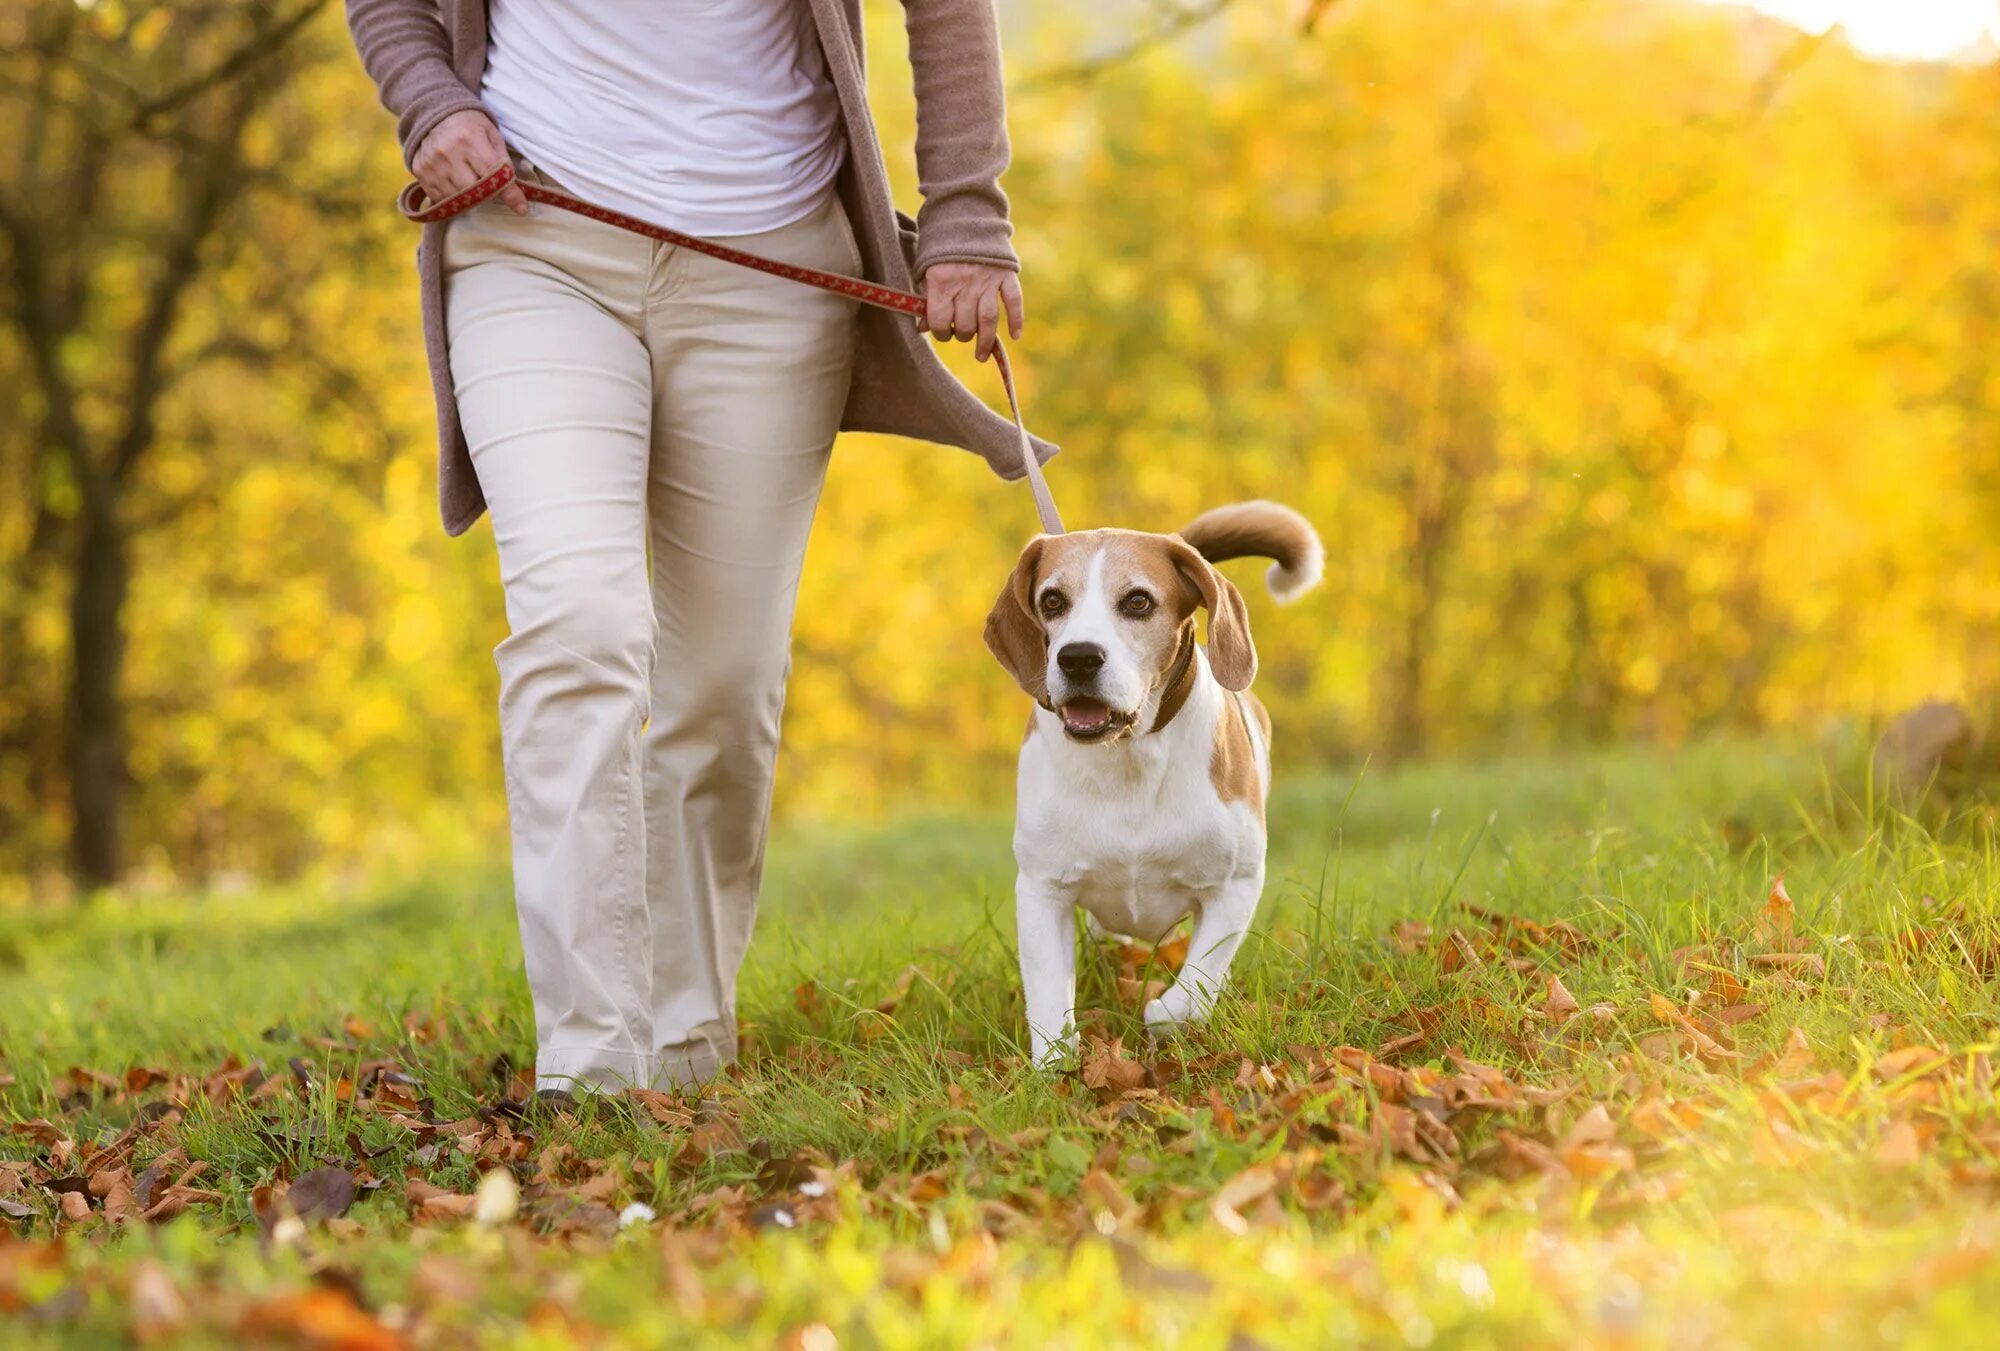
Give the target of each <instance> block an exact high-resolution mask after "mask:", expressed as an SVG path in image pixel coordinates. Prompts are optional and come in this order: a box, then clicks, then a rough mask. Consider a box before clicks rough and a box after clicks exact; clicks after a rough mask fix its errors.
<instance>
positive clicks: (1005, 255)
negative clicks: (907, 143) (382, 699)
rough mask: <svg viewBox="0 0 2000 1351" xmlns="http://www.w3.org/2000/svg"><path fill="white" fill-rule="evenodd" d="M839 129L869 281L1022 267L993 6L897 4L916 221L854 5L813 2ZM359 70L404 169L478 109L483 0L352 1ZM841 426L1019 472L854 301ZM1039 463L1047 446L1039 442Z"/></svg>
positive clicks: (448, 498) (428, 232) (453, 490)
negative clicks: (909, 91) (428, 142)
mask: <svg viewBox="0 0 2000 1351" xmlns="http://www.w3.org/2000/svg"><path fill="white" fill-rule="evenodd" d="M809 2H810V4H811V6H812V13H813V19H814V21H815V22H816V24H817V25H818V28H819V37H820V45H821V46H822V47H823V48H824V49H825V51H826V65H827V71H828V73H829V75H831V77H832V79H833V85H834V89H835V92H836V93H837V94H838V95H839V99H840V112H841V118H842V121H843V123H844V124H845V126H846V128H847V165H846V167H845V168H844V169H842V170H841V173H840V182H839V189H840V196H841V200H842V201H843V202H844V203H845V204H846V206H847V213H848V217H849V219H850V220H852V221H853V223H854V233H855V236H856V238H857V239H858V240H859V241H860V244H861V257H862V261H863V265H864V270H865V271H866V273H867V276H868V279H869V280H870V281H874V282H879V283H881V284H883V285H885V286H894V287H897V288H898V289H901V290H906V291H907V290H913V289H915V288H914V286H913V284H912V282H913V279H914V278H917V277H921V276H922V275H923V273H924V269H926V268H927V267H929V266H930V265H931V264H932V263H937V262H944V261H948V260H961V261H971V262H982V263H996V264H999V265H1001V266H1003V267H1010V268H1017V269H1018V268H1019V266H1020V263H1019V260H1017V259H1016V258H1015V256H1014V250H1013V246H1012V244H1011V243H1010V242H1009V241H1010V239H1011V237H1012V233H1013V227H1012V226H1010V225H1009V224H1008V221H1007V198H1006V195H1005V194H1003V193H1002V192H1001V191H1000V185H999V178H1000V174H1001V171H1002V170H1004V169H1005V168H1006V167H1007V155H1008V150H1007V126H1006V111H1005V104H1004V100H1003V96H1002V91H1001V83H1000V39H999V34H998V31H997V25H996V23H995V20H994V15H993V9H992V5H991V2H990V0H903V8H904V11H905V17H906V21H907V24H908V27H909V36H910V64H911V66H912V67H913V68H914V70H915V74H916V91H917V176H918V179H919V183H918V187H919V190H920V191H921V192H922V194H923V199H924V200H923V207H922V209H921V210H920V211H919V212H918V213H917V218H916V219H915V220H914V221H913V220H911V219H910V218H909V217H908V216H905V215H903V214H902V213H901V212H899V211H897V210H896V209H895V208H894V206H893V205H892V204H891V202H890V200H889V175H888V170H887V168H886V167H885V166H884V165H883V163H882V147H881V143H880V141H879V140H878V139H877V138H876V135H875V123H874V119H873V118H872V117H871V116H870V114H869V111H868V101H867V86H866V82H865V80H864V77H863V69H862V51H861V34H862V28H861V0H809ZM347 23H348V27H349V28H350V29H352V30H353V33H354V44H355V46H356V47H358V48H359V49H360V51H361V63H362V65H363V66H365V67H366V68H367V70H368V74H369V77H370V78H371V79H373V80H374V81H375V83H376V85H377V86H379V87H380V89H381V91H382V102H383V105H384V106H386V107H387V108H388V109H389V111H391V112H393V113H394V114H396V129H397V134H398V135H399V136H400V137H401V139H402V143H403V158H404V160H405V161H406V162H407V161H408V160H410V159H412V158H413V157H414V156H415V155H416V151H417V147H418V146H420V145H422V144H423V140H424V137H426V136H428V135H429V134H430V132H431V129H432V128H433V127H435V126H436V125H437V124H438V123H439V122H442V121H443V120H444V119H445V118H447V117H449V116H450V115H451V114H453V113H455V112H461V111H463V110H465V109H467V108H478V107H479V106H480V104H479V97H478V93H477V91H478V90H479V88H480V86H481V84H482V83H483V81H484V73H485V70H486V0H347ZM446 228H448V227H447V226H445V225H427V226H425V227H424V233H423V242H422V243H421V244H419V245H418V247H417V274H418V278H419V280H420V282H421V285H422V288H423V315H424V343H425V346H426V347H427V348H428V350H429V354H430V364H431V384H432V386H433V388H434V389H435V391H436V394H437V414H438V504H439V507H440V509H441V510H442V512H443V515H444V527H445V530H446V531H447V532H449V533H450V534H453V535H457V534H462V533H464V531H465V530H466V529H467V528H468V527H470V526H471V525H472V523H473V522H474V521H476V520H478V519H479V517H480V514H481V513H482V512H484V511H485V510H486V498H485V496H484V494H482V493H481V492H480V489H479V479H478V477H477V476H476V475H475V474H474V473H473V469H472V460H471V457H470V456H469V455H468V454H467V452H466V446H465V434H464V432H463V431H462V430H461V429H460V427H459V422H458V404H457V400H456V398H455V397H454V395H453V393H452V382H451V366H450V357H449V353H448V352H447V350H446V344H445V330H444V283H443V276H442V270H441V264H440V261H439V254H440V252H441V250H440V248H439V244H440V242H441V232H442V231H443V230H445V229H446ZM840 425H841V427H842V429H843V430H848V431H870V432H894V433H896V434H898V435H902V436H914V437H919V438H921V439H923V440H926V441H938V442H942V443H944V444H946V445H953V446H960V447H963V448H965V449H967V450H970V451H973V452H974V453H975V454H978V455H980V456H982V457H984V458H985V460H986V462H987V463H988V464H989V465H991V466H992V467H993V469H994V471H995V472H997V473H998V474H999V475H1000V476H1001V477H1002V478H1010V479H1011V478H1019V477H1020V476H1021V473H1022V470H1021V466H1020V449H1019V443H1018V442H1017V441H1016V439H1015V437H1014V427H1013V424H1012V423H1011V422H1009V421H1007V420H1006V419H1005V418H1002V417H1000V416H998V415H997V414H995V413H993V412H992V411H991V410H989V409H988V408H987V407H986V405H985V404H983V403H981V402H980V400H979V399H978V398H977V397H976V396H975V395H974V394H973V393H972V392H971V391H970V390H968V389H966V388H965V386H963V385H961V384H959V383H958V381H957V380H956V379H955V378H954V377H953V376H952V374H951V372H950V371H949V370H947V369H946V368H945V365H944V363H943V362H941V361H940V360H939V359H938V356H937V353H936V352H935V351H933V350H932V348H931V343H930V340H929V339H927V338H926V337H924V336H923V335H922V334H920V333H918V332H917V329H916V326H915V324H914V323H913V322H912V321H911V320H910V319H909V318H908V317H907V316H905V315H899V314H893V313H890V312H888V311H886V310H876V309H873V308H868V307H863V309H862V311H861V315H860V318H859V320H858V321H857V325H856V329H855V351H854V380H853V384H852V386H851V387H850V388H849V390H848V395H847V409H846V412H845V413H844V414H843V416H842V418H841V424H840ZM1035 449H1036V452H1037V454H1038V455H1039V456H1040V457H1041V458H1042V459H1044V460H1046V459H1047V458H1048V457H1049V456H1050V455H1053V454H1054V453H1055V449H1056V448H1055V447H1054V446H1052V445H1050V444H1049V443H1048V442H1046V441H1041V440H1039V439H1038V440H1037V441H1036V443H1035Z"/></svg>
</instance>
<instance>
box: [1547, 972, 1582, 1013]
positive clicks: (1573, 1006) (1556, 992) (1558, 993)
mask: <svg viewBox="0 0 2000 1351" xmlns="http://www.w3.org/2000/svg"><path fill="white" fill-rule="evenodd" d="M1582 1007H1583V1006H1582V1005H1581V1004H1579V1003H1577V1002H1576V996H1575V995H1573V994H1571V993H1570V992H1569V991H1568V989H1566V988H1565V987H1564V986H1563V983H1562V977H1561V976H1557V975H1551V976H1550V977H1549V994H1548V999H1547V1000H1546V1001H1545V1002H1544V1003H1543V1004H1542V1014H1543V1016H1544V1017H1546V1018H1547V1019H1548V1020H1549V1021H1550V1022H1552V1023H1560V1022H1565V1021H1567V1020H1568V1019H1569V1018H1570V1017H1571V1016H1572V1015H1574V1014H1576V1013H1577V1012H1578V1011H1579V1010H1581V1009H1582Z"/></svg>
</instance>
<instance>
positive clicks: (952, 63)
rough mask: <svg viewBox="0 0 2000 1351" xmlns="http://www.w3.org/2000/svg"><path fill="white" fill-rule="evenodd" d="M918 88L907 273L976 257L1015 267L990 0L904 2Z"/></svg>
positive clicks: (1002, 101)
mask: <svg viewBox="0 0 2000 1351" xmlns="http://www.w3.org/2000/svg"><path fill="white" fill-rule="evenodd" d="M903 11H904V22H905V26H906V27H907V29H908V31H909V39H910V66H911V68H912V70H913V72H914V74H915V77H916V91H917V187H918V190H919V191H920V192H921V193H922V194H923V199H924V200H923V205H922V207H921V208H919V210H918V212H917V257H916V272H917V275H918V276H922V275H923V273H924V270H925V269H926V268H928V267H929V266H930V265H931V264H932V263H941V262H947V261H951V262H979V263H993V264H997V265H999V266H1001V267H1009V268H1013V269H1015V270H1017V271H1018V270H1019V269H1020V266H1021V261H1020V259H1019V258H1017V257H1016V256H1015V254H1014V246H1013V244H1012V242H1011V241H1012V239H1013V234H1014V227H1013V225H1012V224H1011V223H1010V222H1009V221H1008V219H1007V194H1006V193H1004V192H1002V191H1001V190H1000V175H1001V174H1002V173H1004V172H1005V171H1006V168H1007V162H1008V157H1009V149H1008V143H1007V98H1006V92H1005V90H1004V88H1003V86H1002V83H1001V68H1000V28H999V22H998V20H997V19H996V18H995V17H994V12H993V4H992V0H903Z"/></svg>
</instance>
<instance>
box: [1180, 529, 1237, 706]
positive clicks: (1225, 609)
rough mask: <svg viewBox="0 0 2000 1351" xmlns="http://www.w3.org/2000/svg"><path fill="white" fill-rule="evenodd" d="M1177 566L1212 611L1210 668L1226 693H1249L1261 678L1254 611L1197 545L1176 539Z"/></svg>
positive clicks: (1209, 635) (1209, 610) (1203, 602)
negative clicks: (1253, 634)
mask: <svg viewBox="0 0 2000 1351" xmlns="http://www.w3.org/2000/svg"><path fill="white" fill-rule="evenodd" d="M1173 545H1174V566H1175V568H1177V569H1178V570H1179V571H1180V574H1181V576H1182V577H1184V578H1186V579H1187V582H1188V585H1190V586H1192V587H1193V588H1194V589H1195V590H1196V591H1197V592H1198V593H1199V594H1200V596H1201V604H1202V608H1203V609H1205V610H1207V611H1208V669H1209V670H1211V671H1213V672H1214V673H1215V679H1216V681H1217V682H1218V683H1219V684H1220V685H1221V686H1222V688H1224V689H1226V690H1247V689H1249V688H1250V682H1251V681H1252V680H1253V679H1255V678H1256V675H1257V646H1256V644H1255V643H1252V642H1251V641H1250V609H1249V607H1248V606H1246V605H1245V604H1244V603H1243V593H1242V592H1241V591H1238V590H1237V589H1236V584H1235V583H1234V582H1232V581H1230V580H1229V579H1228V578H1227V577H1224V576H1223V575H1222V574H1221V573H1219V572H1217V571H1216V570H1215V565H1214V564H1212V563H1210V562H1209V561H1208V560H1207V559H1206V558H1203V557H1202V556H1201V555H1200V554H1199V553H1197V552H1196V551H1195V548H1194V546H1193V545H1191V544H1188V543H1186V542H1184V541H1182V540H1178V539H1176V540H1175V541H1174V542H1173Z"/></svg>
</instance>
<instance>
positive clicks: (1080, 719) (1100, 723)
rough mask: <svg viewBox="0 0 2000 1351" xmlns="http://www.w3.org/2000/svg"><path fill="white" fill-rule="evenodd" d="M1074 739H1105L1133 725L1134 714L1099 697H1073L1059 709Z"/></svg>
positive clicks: (1064, 727)
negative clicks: (1121, 710) (1119, 709)
mask: <svg viewBox="0 0 2000 1351" xmlns="http://www.w3.org/2000/svg"><path fill="white" fill-rule="evenodd" d="M1058 712H1059V713H1060V715H1061V717H1062V725H1063V731H1064V732H1065V733H1066V734H1067V735H1068V736H1069V739H1070V740H1072V741H1086V742H1088V741H1103V740H1106V739H1107V738H1109V737H1112V736H1114V735H1116V734H1117V733H1119V732H1122V731H1124V730H1125V728H1127V727H1129V726H1131V725H1132V715H1131V714H1130V713H1121V712H1119V711H1118V710H1117V709H1115V708H1112V707H1111V706H1110V705H1109V704H1106V703H1104V702H1102V701H1101V700H1097V699H1071V700H1070V701H1069V702H1068V703H1066V704H1064V705H1063V706H1062V708H1061V709H1059V710H1058Z"/></svg>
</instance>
